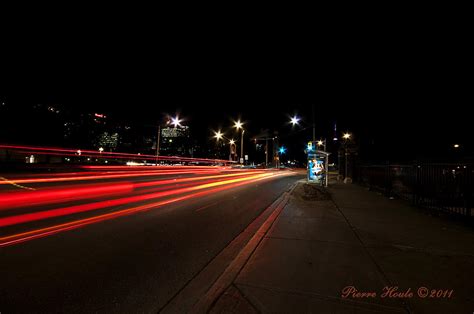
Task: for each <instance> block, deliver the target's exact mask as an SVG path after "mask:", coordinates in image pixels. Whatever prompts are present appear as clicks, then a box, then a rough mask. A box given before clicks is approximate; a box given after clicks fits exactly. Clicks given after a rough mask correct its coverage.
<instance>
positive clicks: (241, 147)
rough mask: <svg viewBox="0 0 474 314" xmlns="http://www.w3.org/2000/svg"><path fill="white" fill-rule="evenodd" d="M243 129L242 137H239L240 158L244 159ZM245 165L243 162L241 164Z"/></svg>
mask: <svg viewBox="0 0 474 314" xmlns="http://www.w3.org/2000/svg"><path fill="white" fill-rule="evenodd" d="M244 132H245V131H244V129H242V135H241V137H240V158H242V159H243V158H244ZM244 163H245V160H244V161H243V162H242V164H244Z"/></svg>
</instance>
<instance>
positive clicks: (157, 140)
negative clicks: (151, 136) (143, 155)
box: [156, 124, 161, 165]
mask: <svg viewBox="0 0 474 314" xmlns="http://www.w3.org/2000/svg"><path fill="white" fill-rule="evenodd" d="M160 138H161V125H160V124H158V137H157V139H156V165H158V156H160Z"/></svg>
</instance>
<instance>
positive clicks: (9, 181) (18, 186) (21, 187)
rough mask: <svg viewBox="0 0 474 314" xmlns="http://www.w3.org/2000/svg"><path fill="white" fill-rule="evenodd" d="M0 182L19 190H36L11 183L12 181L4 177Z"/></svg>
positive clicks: (0, 178)
mask: <svg viewBox="0 0 474 314" xmlns="http://www.w3.org/2000/svg"><path fill="white" fill-rule="evenodd" d="M0 180H2V181H5V182H6V183H8V184H11V185H13V186H15V187H17V188H20V189H25V190H36V189H34V188H30V187H27V186H23V185H20V184H17V183H15V182H13V181H11V180H8V179H7V178H4V177H0Z"/></svg>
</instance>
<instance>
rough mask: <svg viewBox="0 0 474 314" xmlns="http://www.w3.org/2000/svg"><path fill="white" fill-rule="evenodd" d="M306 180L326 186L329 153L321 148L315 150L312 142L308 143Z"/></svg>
mask: <svg viewBox="0 0 474 314" xmlns="http://www.w3.org/2000/svg"><path fill="white" fill-rule="evenodd" d="M307 153H308V163H307V177H308V182H312V183H316V184H321V185H324V186H328V180H329V178H328V166H329V153H328V152H325V151H322V150H315V149H314V145H313V143H312V142H309V143H308V149H307Z"/></svg>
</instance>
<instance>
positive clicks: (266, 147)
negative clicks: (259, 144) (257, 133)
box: [265, 138, 268, 168]
mask: <svg viewBox="0 0 474 314" xmlns="http://www.w3.org/2000/svg"><path fill="white" fill-rule="evenodd" d="M266 167H268V138H266V139H265V168H266Z"/></svg>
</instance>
